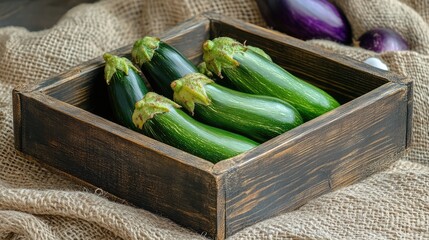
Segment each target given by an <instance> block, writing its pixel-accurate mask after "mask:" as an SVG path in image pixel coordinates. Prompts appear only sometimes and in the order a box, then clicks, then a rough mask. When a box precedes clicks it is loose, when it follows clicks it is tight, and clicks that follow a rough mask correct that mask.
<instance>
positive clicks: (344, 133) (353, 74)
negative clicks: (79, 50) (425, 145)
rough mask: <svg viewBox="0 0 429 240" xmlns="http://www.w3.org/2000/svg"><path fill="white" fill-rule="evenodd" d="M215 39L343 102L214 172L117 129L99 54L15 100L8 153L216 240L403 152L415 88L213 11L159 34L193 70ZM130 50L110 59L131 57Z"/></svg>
mask: <svg viewBox="0 0 429 240" xmlns="http://www.w3.org/2000/svg"><path fill="white" fill-rule="evenodd" d="M218 36H229V37H233V38H236V39H237V40H240V41H247V44H249V45H254V46H257V47H260V48H262V49H264V50H265V51H266V52H267V53H268V54H269V55H270V56H272V58H273V60H274V62H276V63H278V64H280V65H281V66H282V67H284V68H285V69H287V70H289V71H290V72H292V73H294V74H296V75H298V76H300V77H302V78H304V79H306V80H307V81H309V82H311V83H312V84H315V85H317V86H319V87H321V88H322V89H324V90H326V91H327V92H329V93H330V94H331V95H333V96H334V97H335V98H337V100H339V101H340V102H341V104H342V105H341V106H340V107H338V108H337V109H334V110H332V111H330V112H328V113H326V114H324V115H322V116H320V117H318V118H316V119H313V120H311V121H309V122H306V123H304V124H303V125H301V126H299V127H297V128H295V129H293V130H291V131H288V132H286V133H284V134H282V135H280V136H278V137H276V138H274V139H271V140H270V141H267V142H265V143H263V144H262V145H260V146H258V147H257V148H255V149H252V150H250V151H248V152H245V153H243V154H241V155H239V156H236V157H233V158H231V159H228V160H225V161H221V162H219V163H217V164H212V163H210V162H208V161H205V160H203V159H201V158H198V157H196V156H193V155H191V154H188V153H186V152H183V151H181V150H178V149H176V148H173V147H171V146H168V145H166V144H163V143H160V142H158V141H156V140H153V139H151V138H148V137H146V136H144V135H142V134H139V133H137V132H134V131H132V130H129V129H127V128H125V127H122V126H120V125H118V124H116V123H115V122H113V121H112V120H111V119H112V114H111V112H110V110H109V106H108V100H107V90H106V89H107V88H106V86H105V82H104V80H103V68H104V61H103V60H102V58H101V57H99V58H96V59H94V60H92V61H89V62H86V63H84V64H82V65H79V66H77V67H74V68H72V69H70V70H69V71H67V72H65V73H63V74H60V75H58V76H57V77H53V78H51V79H48V80H46V81H44V82H42V83H40V84H38V85H35V86H29V87H23V88H19V89H15V90H14V91H13V103H14V129H15V141H16V148H17V149H18V150H20V151H22V152H24V153H25V154H27V155H29V156H31V157H32V158H34V159H37V160H38V161H40V162H43V163H45V164H48V165H49V166H51V167H53V168H55V169H58V170H60V171H63V172H65V173H67V174H70V175H72V176H75V177H77V178H79V179H81V180H83V181H85V182H88V183H90V184H92V185H94V186H97V187H100V188H102V189H104V190H105V191H108V192H109V193H111V194H113V195H115V196H117V197H119V198H122V199H125V200H127V201H129V202H130V203H133V204H135V205H136V206H139V207H142V208H144V209H148V210H150V211H153V212H155V213H159V214H161V215H163V216H166V217H168V218H170V219H172V220H173V221H175V222H177V223H179V224H181V225H183V226H186V227H190V228H192V229H194V230H196V231H198V232H202V233H203V232H205V233H206V234H207V235H208V236H211V237H213V238H217V239H224V238H225V237H228V236H231V235H232V234H234V233H236V232H237V231H239V230H241V229H243V228H244V227H247V226H250V225H252V224H254V223H256V222H258V221H261V220H264V219H267V218H270V217H273V216H275V215H278V214H279V213H281V212H285V211H290V210H293V209H296V208H297V207H299V206H301V205H303V204H305V203H306V202H307V201H309V200H310V199H313V198H315V197H318V196H320V195H322V194H324V193H327V192H331V191H333V190H335V189H338V188H340V187H343V186H347V185H350V184H352V183H355V182H357V181H359V180H362V179H364V178H366V177H368V176H369V175H371V174H373V173H375V172H378V171H380V170H382V169H384V168H386V167H387V166H388V165H389V164H391V163H392V162H393V161H394V160H395V159H397V158H398V157H399V156H400V155H401V154H403V152H404V151H405V150H406V149H407V148H408V146H409V143H410V139H411V136H410V135H411V119H412V117H411V114H412V82H411V81H408V80H407V79H405V78H402V77H399V76H397V75H395V74H393V73H391V72H385V71H382V70H378V69H375V68H372V67H370V66H368V65H366V64H364V63H360V62H357V61H354V60H352V59H350V58H347V57H343V56H339V55H337V54H334V53H331V52H327V51H322V50H320V49H317V48H315V47H312V46H310V45H308V44H307V43H305V42H302V41H300V40H297V39H293V38H290V37H287V36H285V35H283V34H280V33H277V32H273V31H271V30H267V29H263V28H260V27H257V26H254V25H251V24H248V23H245V22H242V21H238V20H234V19H231V18H228V17H224V16H221V15H217V14H213V13H209V14H204V15H203V16H200V17H196V18H193V19H191V20H189V21H187V22H184V23H182V24H180V25H179V26H177V27H175V28H174V29H172V30H170V31H168V32H167V33H165V34H163V35H162V36H161V37H162V39H163V40H165V41H166V42H167V43H169V44H172V45H173V46H174V47H176V48H177V49H179V50H180V51H181V52H182V53H184V54H185V55H186V56H187V57H189V58H190V59H191V60H192V61H193V62H194V63H198V62H199V61H201V55H202V51H201V46H202V44H203V42H204V41H205V40H207V39H209V38H214V37H218ZM130 50H131V45H130V46H126V47H123V48H121V49H118V50H117V51H115V52H114V53H115V54H119V55H122V56H128V57H129V53H130Z"/></svg>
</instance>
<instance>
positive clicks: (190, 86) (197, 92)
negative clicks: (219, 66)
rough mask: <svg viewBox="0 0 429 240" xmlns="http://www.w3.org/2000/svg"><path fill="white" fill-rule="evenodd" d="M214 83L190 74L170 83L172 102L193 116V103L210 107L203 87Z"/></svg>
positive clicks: (196, 74) (204, 77)
mask: <svg viewBox="0 0 429 240" xmlns="http://www.w3.org/2000/svg"><path fill="white" fill-rule="evenodd" d="M213 82H214V81H213V80H211V79H210V78H208V77H206V76H205V75H204V74H201V73H190V74H187V75H185V76H184V77H183V78H179V79H177V80H175V81H173V82H172V83H171V88H172V89H173V92H174V93H173V100H174V101H175V102H177V103H179V104H180V105H182V106H183V107H184V108H186V110H188V111H189V112H190V113H191V114H192V116H193V115H194V109H195V103H198V104H202V105H205V106H207V105H210V104H211V100H210V98H209V97H208V96H207V93H206V89H205V88H204V86H205V85H206V84H209V83H213Z"/></svg>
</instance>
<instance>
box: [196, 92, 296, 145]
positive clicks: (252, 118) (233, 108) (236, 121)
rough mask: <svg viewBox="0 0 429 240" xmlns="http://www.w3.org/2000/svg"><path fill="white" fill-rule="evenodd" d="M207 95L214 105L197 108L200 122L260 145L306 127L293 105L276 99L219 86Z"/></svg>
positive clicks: (198, 105)
mask: <svg viewBox="0 0 429 240" xmlns="http://www.w3.org/2000/svg"><path fill="white" fill-rule="evenodd" d="M206 91H207V95H208V96H209V98H210V99H211V100H212V103H211V104H210V105H209V106H203V105H200V104H197V105H196V106H195V112H196V118H197V119H199V120H201V121H203V120H204V122H206V123H207V124H210V125H212V126H216V127H221V128H224V129H226V130H229V131H234V132H237V133H240V134H242V135H244V136H247V137H249V138H251V139H253V140H255V141H258V142H261V143H262V142H265V141H267V140H270V139H271V138H273V137H276V136H278V135H280V134H282V133H284V132H286V131H288V130H291V129H293V128H295V127H297V126H299V125H301V124H302V123H303V120H302V117H301V115H300V114H299V112H298V111H297V110H296V109H295V108H294V107H293V106H292V105H290V104H289V103H287V102H285V101H282V100H280V99H277V98H273V97H269V96H262V95H255V94H245V93H241V92H238V91H234V90H231V89H228V88H225V87H222V86H220V85H217V84H209V85H207V87H206Z"/></svg>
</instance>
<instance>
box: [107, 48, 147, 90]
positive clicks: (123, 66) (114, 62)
mask: <svg viewBox="0 0 429 240" xmlns="http://www.w3.org/2000/svg"><path fill="white" fill-rule="evenodd" d="M103 58H104V61H106V66H105V67H104V79H105V80H106V83H107V85H109V84H110V80H111V79H112V77H113V74H115V73H116V71H118V70H121V71H122V72H124V73H125V74H126V75H128V71H129V69H130V68H131V69H132V70H134V71H136V72H139V70H138V69H137V68H136V67H135V66H134V65H133V63H132V62H131V61H130V60H128V59H127V58H124V57H118V56H115V55H112V54H109V53H105V54H103Z"/></svg>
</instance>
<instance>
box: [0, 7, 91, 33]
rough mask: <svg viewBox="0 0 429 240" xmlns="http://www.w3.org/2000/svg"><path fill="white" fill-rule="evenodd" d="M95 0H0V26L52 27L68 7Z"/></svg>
mask: <svg viewBox="0 0 429 240" xmlns="http://www.w3.org/2000/svg"><path fill="white" fill-rule="evenodd" d="M95 1H96V0H0V27H5V26H21V27H25V28H27V29H28V30H30V31H38V30H43V29H47V28H50V27H52V26H53V25H54V24H55V23H56V22H57V21H58V20H59V19H60V18H61V16H62V15H63V14H64V13H66V12H67V10H69V9H70V8H72V7H74V6H76V5H78V4H80V3H91V2H95Z"/></svg>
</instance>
